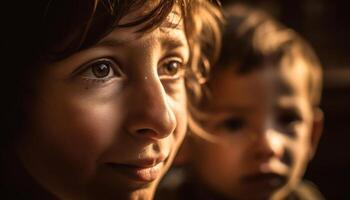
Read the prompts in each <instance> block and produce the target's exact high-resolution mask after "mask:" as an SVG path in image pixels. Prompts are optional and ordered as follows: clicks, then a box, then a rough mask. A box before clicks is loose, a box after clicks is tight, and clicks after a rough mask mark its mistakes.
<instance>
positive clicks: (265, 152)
mask: <svg viewBox="0 0 350 200" xmlns="http://www.w3.org/2000/svg"><path fill="white" fill-rule="evenodd" d="M253 148H254V149H255V157H256V159H258V160H261V161H267V160H269V159H271V158H273V157H275V158H278V159H281V158H282V157H283V154H284V143H283V138H282V137H281V135H280V133H278V131H276V130H274V129H273V128H265V129H264V130H262V131H261V132H260V133H259V134H257V136H256V141H255V142H254V145H253Z"/></svg>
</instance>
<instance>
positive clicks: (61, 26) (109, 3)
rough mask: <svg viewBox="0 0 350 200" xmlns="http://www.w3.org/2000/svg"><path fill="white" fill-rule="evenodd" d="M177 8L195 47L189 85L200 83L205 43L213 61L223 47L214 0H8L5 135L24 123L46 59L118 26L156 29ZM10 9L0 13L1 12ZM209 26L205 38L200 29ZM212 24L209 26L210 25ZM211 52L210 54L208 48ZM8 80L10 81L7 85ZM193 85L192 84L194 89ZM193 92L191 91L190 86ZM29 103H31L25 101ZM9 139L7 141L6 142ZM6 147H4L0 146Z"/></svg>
mask: <svg viewBox="0 0 350 200" xmlns="http://www.w3.org/2000/svg"><path fill="white" fill-rule="evenodd" d="M174 6H178V7H179V8H180V9H181V11H182V17H183V19H184V24H185V31H186V35H187V40H188V42H189V45H190V49H191V65H190V66H189V68H188V70H187V75H186V84H187V85H188V86H191V87H193V86H194V85H196V84H198V82H199V78H198V77H199V76H198V72H199V70H198V67H197V65H198V61H197V60H199V59H200V58H199V57H200V56H199V54H200V53H199V52H200V51H201V49H202V48H201V46H202V45H201V44H204V45H206V46H210V47H211V49H210V50H209V49H208V50H207V51H208V52H207V53H206V54H207V55H208V56H207V57H208V58H207V59H209V60H215V57H216V56H215V55H217V52H218V51H219V42H220V39H218V38H220V32H219V30H218V29H219V28H218V27H219V21H220V12H219V10H218V8H217V6H214V4H212V2H210V0H151V1H143V0H44V1H43V0H33V1H27V0H20V1H16V2H14V1H5V2H4V3H2V9H7V10H10V11H11V14H12V15H7V16H1V17H0V18H1V20H2V21H1V24H2V26H3V27H2V30H3V31H2V32H1V36H0V39H1V44H2V46H1V48H2V49H1V50H2V51H1V52H4V53H2V54H1V56H2V59H1V60H2V61H3V62H2V70H3V74H4V77H3V78H2V79H1V81H2V82H1V83H0V85H1V86H2V88H1V91H2V92H3V93H4V94H6V96H7V98H2V100H1V103H2V105H6V107H5V109H4V111H3V112H2V114H3V117H2V118H3V119H4V118H5V119H6V120H5V121H3V122H2V123H3V132H6V134H5V135H4V136H5V137H6V136H8V137H10V138H9V139H15V138H16V137H15V136H14V135H15V133H17V132H19V129H20V128H21V126H22V125H23V124H24V123H25V121H26V117H25V116H26V113H25V110H26V109H25V108H26V106H30V103H27V102H26V101H27V99H28V98H26V97H27V96H30V95H35V94H33V92H34V91H33V90H32V89H31V83H32V82H33V81H34V80H35V76H36V75H37V71H38V70H39V69H40V67H43V66H45V64H46V63H51V62H54V61H57V60H60V59H63V58H65V57H67V56H69V55H71V54H73V53H74V52H77V51H80V50H82V49H84V48H88V47H89V46H91V45H93V44H95V43H96V42H98V41H99V40H100V39H102V38H103V37H104V36H106V35H107V34H108V33H110V32H111V31H112V30H113V29H114V28H124V27H134V26H137V25H141V28H140V29H139V30H138V31H140V32H147V31H150V30H152V29H154V28H156V27H158V26H159V25H160V24H161V23H162V22H163V21H164V19H165V18H166V17H167V16H168V14H169V13H170V12H171V11H172V10H173V8H174ZM145 7H146V8H149V9H146V10H147V11H146V12H145V13H144V15H143V16H140V18H139V19H137V20H136V21H134V22H130V23H127V24H119V23H118V22H119V21H120V19H122V18H123V17H124V16H126V15H127V14H129V13H131V12H133V11H135V10H137V9H140V8H145ZM4 13H7V12H1V15H3V14H4ZM204 27H205V28H206V29H207V32H206V34H205V36H204V35H203V34H201V33H203V32H202V30H203V29H204ZM209 27H210V28H209ZM209 51H210V52H209ZM8 83H10V84H8ZM191 87H189V88H191ZM189 91H191V89H189ZM25 104H29V105H25ZM9 139H6V138H5V139H4V138H3V140H2V141H4V143H7V141H9ZM1 146H2V145H1Z"/></svg>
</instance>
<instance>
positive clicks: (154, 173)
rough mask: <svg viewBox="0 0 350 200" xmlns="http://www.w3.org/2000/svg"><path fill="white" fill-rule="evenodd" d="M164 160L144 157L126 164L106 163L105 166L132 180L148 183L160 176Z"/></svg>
mask: <svg viewBox="0 0 350 200" xmlns="http://www.w3.org/2000/svg"><path fill="white" fill-rule="evenodd" d="M164 162H165V160H163V161H157V160H156V159H144V160H137V161H136V162H131V163H128V164H120V163H107V166H108V167H109V168H111V169H112V170H113V171H117V172H118V173H119V174H122V175H123V176H126V177H127V178H129V179H131V180H133V181H136V182H143V183H149V182H152V181H154V180H156V179H157V178H158V177H159V176H160V174H161V172H162V170H161V169H162V168H163V166H164Z"/></svg>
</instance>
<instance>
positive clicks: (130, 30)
mask: <svg viewBox="0 0 350 200" xmlns="http://www.w3.org/2000/svg"><path fill="white" fill-rule="evenodd" d="M145 9H148V8H145ZM144 13H145V10H144V9H142V8H141V9H138V10H135V11H133V12H131V13H129V14H127V15H126V16H125V17H123V18H122V19H121V20H120V21H119V23H118V24H119V25H123V24H128V23H132V22H134V21H137V20H138V19H140V18H142V17H143V16H144ZM146 23H147V22H146ZM183 23H184V22H183V20H182V17H181V14H180V11H179V9H178V7H176V6H175V7H174V8H173V10H172V11H171V12H170V13H169V15H168V16H167V17H166V18H165V20H164V21H163V22H162V23H161V24H160V26H159V27H157V28H155V29H151V30H146V31H140V29H142V28H143V26H144V24H139V25H137V26H131V27H118V28H116V29H115V30H114V31H112V33H111V34H109V35H107V37H105V38H104V39H103V40H102V41H101V42H102V43H103V42H105V41H109V40H113V41H114V43H115V44H116V43H117V44H120V45H123V44H126V43H130V42H132V41H135V40H139V39H142V38H146V37H147V36H149V35H152V37H163V38H170V39H172V40H184V39H185V40H187V38H186V35H185V31H184V25H183ZM101 42H100V43H101Z"/></svg>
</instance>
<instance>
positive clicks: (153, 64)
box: [18, 12, 189, 199]
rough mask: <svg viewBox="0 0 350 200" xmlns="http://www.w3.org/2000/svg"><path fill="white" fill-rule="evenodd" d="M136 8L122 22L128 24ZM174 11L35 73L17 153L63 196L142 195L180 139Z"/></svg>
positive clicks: (180, 79)
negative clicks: (144, 28)
mask: <svg viewBox="0 0 350 200" xmlns="http://www.w3.org/2000/svg"><path fill="white" fill-rule="evenodd" d="M137 16H139V15H138V14H137V13H136V14H135V13H134V14H130V15H128V16H126V18H124V19H122V21H121V23H127V22H129V21H132V20H135V17H137ZM179 20H180V18H179V14H176V13H175V12H173V13H171V14H170V15H169V17H168V19H167V20H166V22H164V23H163V24H162V25H161V27H160V28H157V29H155V30H152V31H151V32H145V33H138V32H136V31H137V30H138V29H139V28H140V27H132V28H124V29H116V30H114V31H113V32H111V33H110V34H109V35H107V36H106V37H105V38H103V39H102V40H101V41H100V42H98V44H96V45H95V46H93V47H91V48H88V49H86V50H83V51H80V52H78V53H76V54H74V55H72V56H70V57H68V58H66V59H64V60H62V61H59V62H57V63H53V64H51V65H50V66H47V67H46V68H45V69H44V70H43V71H42V72H41V73H40V75H39V78H38V80H37V84H36V93H35V95H36V96H35V97H34V98H33V100H32V101H33V106H32V107H31V108H30V109H31V110H30V112H31V122H30V123H29V124H31V126H30V127H28V133H26V134H25V137H24V138H23V139H22V140H21V142H20V143H19V149H18V152H19V155H20V158H21V160H22V162H23V163H24V166H25V167H26V169H27V170H28V172H29V173H30V174H31V175H32V176H33V177H34V178H35V179H36V180H37V181H38V182H39V183H40V184H41V185H43V186H44V187H45V188H46V189H47V190H49V191H50V192H52V193H54V194H56V195H57V196H59V197H60V198H62V199H74V198H87V199H89V198H91V199H138V198H140V197H141V198H144V199H150V198H151V197H152V195H153V192H154V190H155V187H156V185H157V184H158V182H159V180H160V178H161V177H162V176H163V174H164V173H165V172H166V171H167V169H168V168H169V166H170V164H171V162H172V160H173V157H174V155H175V153H176V151H177V149H178V147H179V145H180V143H181V142H182V140H183V137H184V135H185V131H186V124H187V118H186V114H187V110H186V94H185V87H184V72H185V67H186V65H187V62H188V59H189V47H188V44H187V39H186V36H185V33H184V27H183V23H182V21H181V23H178V22H179Z"/></svg>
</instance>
